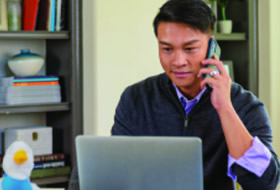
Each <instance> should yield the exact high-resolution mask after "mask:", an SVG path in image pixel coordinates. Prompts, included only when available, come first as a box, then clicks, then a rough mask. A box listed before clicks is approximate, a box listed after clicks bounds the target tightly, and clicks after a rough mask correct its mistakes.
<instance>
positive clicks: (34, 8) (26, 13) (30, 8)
mask: <svg viewBox="0 0 280 190" xmlns="http://www.w3.org/2000/svg"><path fill="white" fill-rule="evenodd" d="M38 5H39V0H24V5H23V30H35V25H36V18H37V12H38Z"/></svg>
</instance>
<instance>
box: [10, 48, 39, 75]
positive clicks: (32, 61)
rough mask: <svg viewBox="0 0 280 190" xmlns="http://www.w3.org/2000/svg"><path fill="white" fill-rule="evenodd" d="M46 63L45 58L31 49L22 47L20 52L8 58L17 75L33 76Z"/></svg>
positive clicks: (12, 69) (11, 68)
mask: <svg viewBox="0 0 280 190" xmlns="http://www.w3.org/2000/svg"><path fill="white" fill-rule="evenodd" d="M43 65H44V59H43V58H42V57H41V56H40V55H38V54H35V53H31V52H30V51H29V49H22V50H21V53H20V54H17V55H15V56H13V57H12V58H11V59H9V60H8V66H9V68H10V70H11V71H12V72H13V73H14V74H15V75H16V76H22V77H24V76H33V75H36V74H38V73H39V72H40V70H41V68H42V66H43Z"/></svg>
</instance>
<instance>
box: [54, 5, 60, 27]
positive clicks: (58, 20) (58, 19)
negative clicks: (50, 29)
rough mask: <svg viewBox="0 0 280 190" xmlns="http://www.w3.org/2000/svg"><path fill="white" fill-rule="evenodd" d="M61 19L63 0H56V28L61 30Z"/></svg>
mask: <svg viewBox="0 0 280 190" xmlns="http://www.w3.org/2000/svg"><path fill="white" fill-rule="evenodd" d="M60 19H61V0H57V1H56V19H55V30H56V31H60V30H61V28H60Z"/></svg>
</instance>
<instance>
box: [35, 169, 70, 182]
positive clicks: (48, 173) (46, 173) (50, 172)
mask: <svg viewBox="0 0 280 190" xmlns="http://www.w3.org/2000/svg"><path fill="white" fill-rule="evenodd" d="M70 173H71V167H70V166H65V167H60V168H48V169H39V170H33V171H32V172H31V176H30V177H31V179H35V178H43V177H53V176H66V175H69V174H70Z"/></svg>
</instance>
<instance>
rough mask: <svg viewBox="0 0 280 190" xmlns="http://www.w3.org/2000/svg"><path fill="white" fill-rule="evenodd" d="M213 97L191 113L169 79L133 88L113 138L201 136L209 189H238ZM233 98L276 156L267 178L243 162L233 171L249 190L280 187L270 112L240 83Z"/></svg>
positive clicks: (246, 121) (124, 97)
mask: <svg viewBox="0 0 280 190" xmlns="http://www.w3.org/2000/svg"><path fill="white" fill-rule="evenodd" d="M210 93H211V90H210V89H207V90H206V92H205V93H204V94H203V96H202V97H201V99H200V101H199V102H198V103H197V105H196V106H195V107H194V108H193V109H192V110H191V112H190V113H189V114H188V115H186V114H185V111H184V109H183V107H182V106H181V104H180V102H179V100H178V97H177V95H176V92H175V89H174V87H173V86H172V83H171V81H170V79H169V78H168V77H167V75H166V74H160V75H158V76H154V77H150V78H148V79H146V80H144V81H141V82H139V83H137V84H135V85H132V86H130V87H128V88H127V89H126V90H125V91H124V93H123V94H122V96H121V100H120V102H119V104H118V106H117V109H116V115H115V123H114V125H113V128H112V135H137V136H196V137H200V138H201V139H202V143H203V145H202V146H203V168H204V189H205V190H213V189H215V190H232V189H234V185H233V181H232V180H231V178H230V177H228V176H227V161H228V149H227V145H226V142H225V138H224V134H223V131H222V126H221V123H220V119H219V117H218V114H217V112H216V110H215V109H214V107H213V106H212V104H211V100H210ZM231 100H232V104H233V106H234V109H235V110H236V112H237V114H238V115H239V117H240V119H241V120H242V122H243V123H244V125H245V126H246V128H247V129H248V131H249V132H250V133H251V135H252V136H258V138H259V139H260V140H261V141H262V142H263V143H264V145H265V146H266V147H267V148H268V149H269V150H270V151H271V153H272V158H271V162H270V165H269V167H268V168H267V170H266V171H265V173H264V174H263V175H262V177H261V178H259V177H257V176H256V175H255V174H253V173H251V172H249V171H247V170H246V169H243V168H242V167H240V166H238V165H237V164H234V165H233V166H232V170H233V173H234V174H236V175H237V177H238V182H239V183H240V184H241V185H242V187H243V189H244V190H250V189H252V190H272V189H275V187H276V185H277V183H278V179H279V162H278V158H277V156H276V154H275V153H274V151H273V148H272V146H271V142H272V135H271V128H270V122H269V118H268V115H267V112H266V109H265V107H264V105H263V103H262V102H261V101H260V100H258V99H257V98H256V97H255V96H254V95H253V94H252V93H250V92H248V91H246V90H244V89H243V88H242V87H241V86H239V85H238V84H236V83H233V84H232V89H231ZM236 140H237V141H238V139H236ZM260 164H261V163H260Z"/></svg>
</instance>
